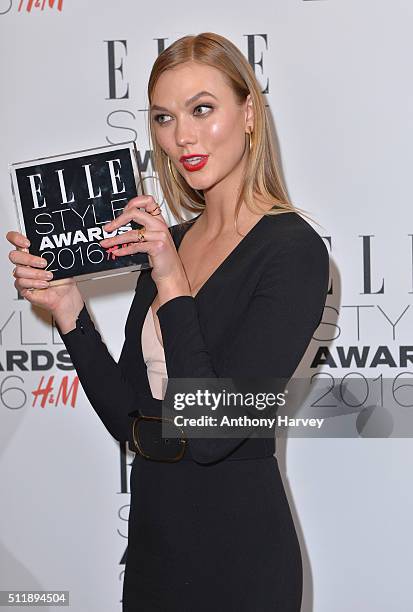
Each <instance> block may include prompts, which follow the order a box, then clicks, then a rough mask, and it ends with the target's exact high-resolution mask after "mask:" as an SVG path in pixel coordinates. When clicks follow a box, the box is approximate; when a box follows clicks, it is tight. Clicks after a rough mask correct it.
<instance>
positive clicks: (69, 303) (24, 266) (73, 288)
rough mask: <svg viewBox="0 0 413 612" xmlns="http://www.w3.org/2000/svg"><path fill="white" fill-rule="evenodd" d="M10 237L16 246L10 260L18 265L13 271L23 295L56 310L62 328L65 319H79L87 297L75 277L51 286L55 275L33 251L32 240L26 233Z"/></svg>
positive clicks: (51, 309)
mask: <svg viewBox="0 0 413 612" xmlns="http://www.w3.org/2000/svg"><path fill="white" fill-rule="evenodd" d="M6 238H7V240H8V241H9V242H10V243H11V244H12V245H13V246H15V247H16V248H15V249H14V250H13V251H10V253H9V259H10V261H11V262H12V263H14V264H15V266H16V267H15V268H14V270H13V276H14V277H15V279H16V280H15V281H14V286H15V287H16V289H18V291H19V293H20V295H21V296H22V297H24V298H25V299H26V300H28V301H29V302H30V303H31V304H34V305H35V306H40V307H41V308H44V309H45V310H48V311H49V312H50V313H52V315H53V316H54V317H55V318H56V320H58V319H59V321H58V324H59V325H60V323H62V327H63V326H64V323H65V321H69V320H70V321H72V320H75V319H76V317H77V315H78V314H79V312H80V310H81V309H82V306H83V299H82V296H81V294H80V292H79V289H78V288H77V284H76V282H75V281H74V279H73V278H66V279H63V280H61V281H59V284H58V285H50V281H51V280H52V278H53V274H52V273H51V272H48V271H47V270H44V268H45V266H46V265H47V261H46V259H43V258H42V257H37V256H36V255H31V254H30V253H29V249H28V247H29V246H30V242H29V240H28V239H27V238H26V236H24V235H23V234H20V233H19V232H14V231H10V232H7V234H6Z"/></svg>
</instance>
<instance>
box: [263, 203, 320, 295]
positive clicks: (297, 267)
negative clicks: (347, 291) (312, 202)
mask: <svg viewBox="0 0 413 612" xmlns="http://www.w3.org/2000/svg"><path fill="white" fill-rule="evenodd" d="M263 225H264V233H263V236H262V238H263V239H262V243H261V249H262V250H261V255H262V264H263V265H262V269H263V272H262V276H261V278H260V282H261V283H264V284H270V285H272V286H275V285H278V286H279V283H282V284H283V285H284V286H285V287H286V286H287V284H288V286H292V285H294V286H295V285H297V286H300V287H301V288H302V289H301V290H302V291H304V288H305V287H308V289H309V291H311V292H316V293H317V292H319V291H318V290H319V289H320V291H321V292H322V293H324V292H325V291H326V290H327V285H328V281H329V276H330V257H329V252H328V249H327V246H326V244H325V242H324V240H323V239H322V237H321V236H320V235H319V234H318V232H316V230H315V229H314V228H313V227H312V226H311V225H310V224H309V223H308V222H307V221H306V220H305V219H303V217H301V216H300V215H299V214H298V213H296V212H292V213H283V214H281V215H266V217H265V220H264V221H263Z"/></svg>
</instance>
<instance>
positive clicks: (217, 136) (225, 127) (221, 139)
mask: <svg viewBox="0 0 413 612" xmlns="http://www.w3.org/2000/svg"><path fill="white" fill-rule="evenodd" d="M208 131H209V143H208V144H209V145H210V146H211V152H214V150H216V152H218V151H223V152H224V151H225V154H226V155H227V156H228V157H232V156H233V157H238V156H239V154H240V153H242V151H243V147H244V140H245V136H244V133H243V130H242V126H241V125H240V124H239V123H238V122H236V121H231V122H228V121H215V122H213V123H212V124H210V126H209V130H208Z"/></svg>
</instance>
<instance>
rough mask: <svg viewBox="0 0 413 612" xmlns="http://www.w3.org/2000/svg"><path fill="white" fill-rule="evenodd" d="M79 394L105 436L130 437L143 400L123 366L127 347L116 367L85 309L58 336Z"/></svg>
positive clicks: (124, 346) (118, 438) (125, 345)
mask: <svg viewBox="0 0 413 612" xmlns="http://www.w3.org/2000/svg"><path fill="white" fill-rule="evenodd" d="M56 327H57V330H58V332H59V334H60V337H61V338H62V340H63V342H64V344H65V346H66V348H67V351H68V353H69V355H70V357H71V360H72V363H73V365H74V367H75V369H76V372H77V374H78V376H79V380H80V382H81V385H82V387H83V390H84V392H85V394H86V396H87V398H88V400H89V402H90V403H91V405H92V407H93V409H94V410H95V412H96V413H97V415H98V416H99V418H100V420H101V421H102V423H103V424H104V425H105V427H106V429H107V430H108V431H109V433H110V434H111V435H112V436H113V437H114V438H115V439H116V440H120V441H125V440H129V439H130V437H131V422H132V421H131V417H130V416H128V412H130V411H132V410H136V409H137V408H138V407H139V405H140V403H141V402H142V400H143V398H142V397H141V396H140V395H139V393H138V392H137V391H136V389H135V387H134V386H133V385H132V383H131V382H130V381H129V380H128V377H127V375H126V374H125V371H124V368H123V363H124V362H125V361H126V359H127V344H126V341H125V343H124V345H123V348H122V352H121V355H120V358H119V362H118V363H117V362H116V361H115V360H114V359H113V357H112V355H111V354H110V353H109V351H108V348H107V346H106V344H105V343H104V342H103V341H102V338H101V336H100V334H99V332H98V331H97V330H96V328H95V325H94V323H93V321H92V319H91V317H90V315H89V312H88V310H87V307H86V305H84V306H83V308H82V311H81V312H80V314H79V317H78V320H77V325H76V328H75V329H74V330H71V331H70V332H68V333H67V334H62V332H61V330H60V329H59V327H58V325H56Z"/></svg>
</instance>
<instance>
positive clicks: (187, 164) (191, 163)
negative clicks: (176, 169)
mask: <svg viewBox="0 0 413 612" xmlns="http://www.w3.org/2000/svg"><path fill="white" fill-rule="evenodd" d="M208 157H209V155H182V156H181V157H180V158H179V161H180V162H181V164H182V165H183V167H184V168H185V170H188V172H195V171H197V170H201V169H202V168H203V167H204V166H205V165H206V163H207V161H208Z"/></svg>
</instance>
